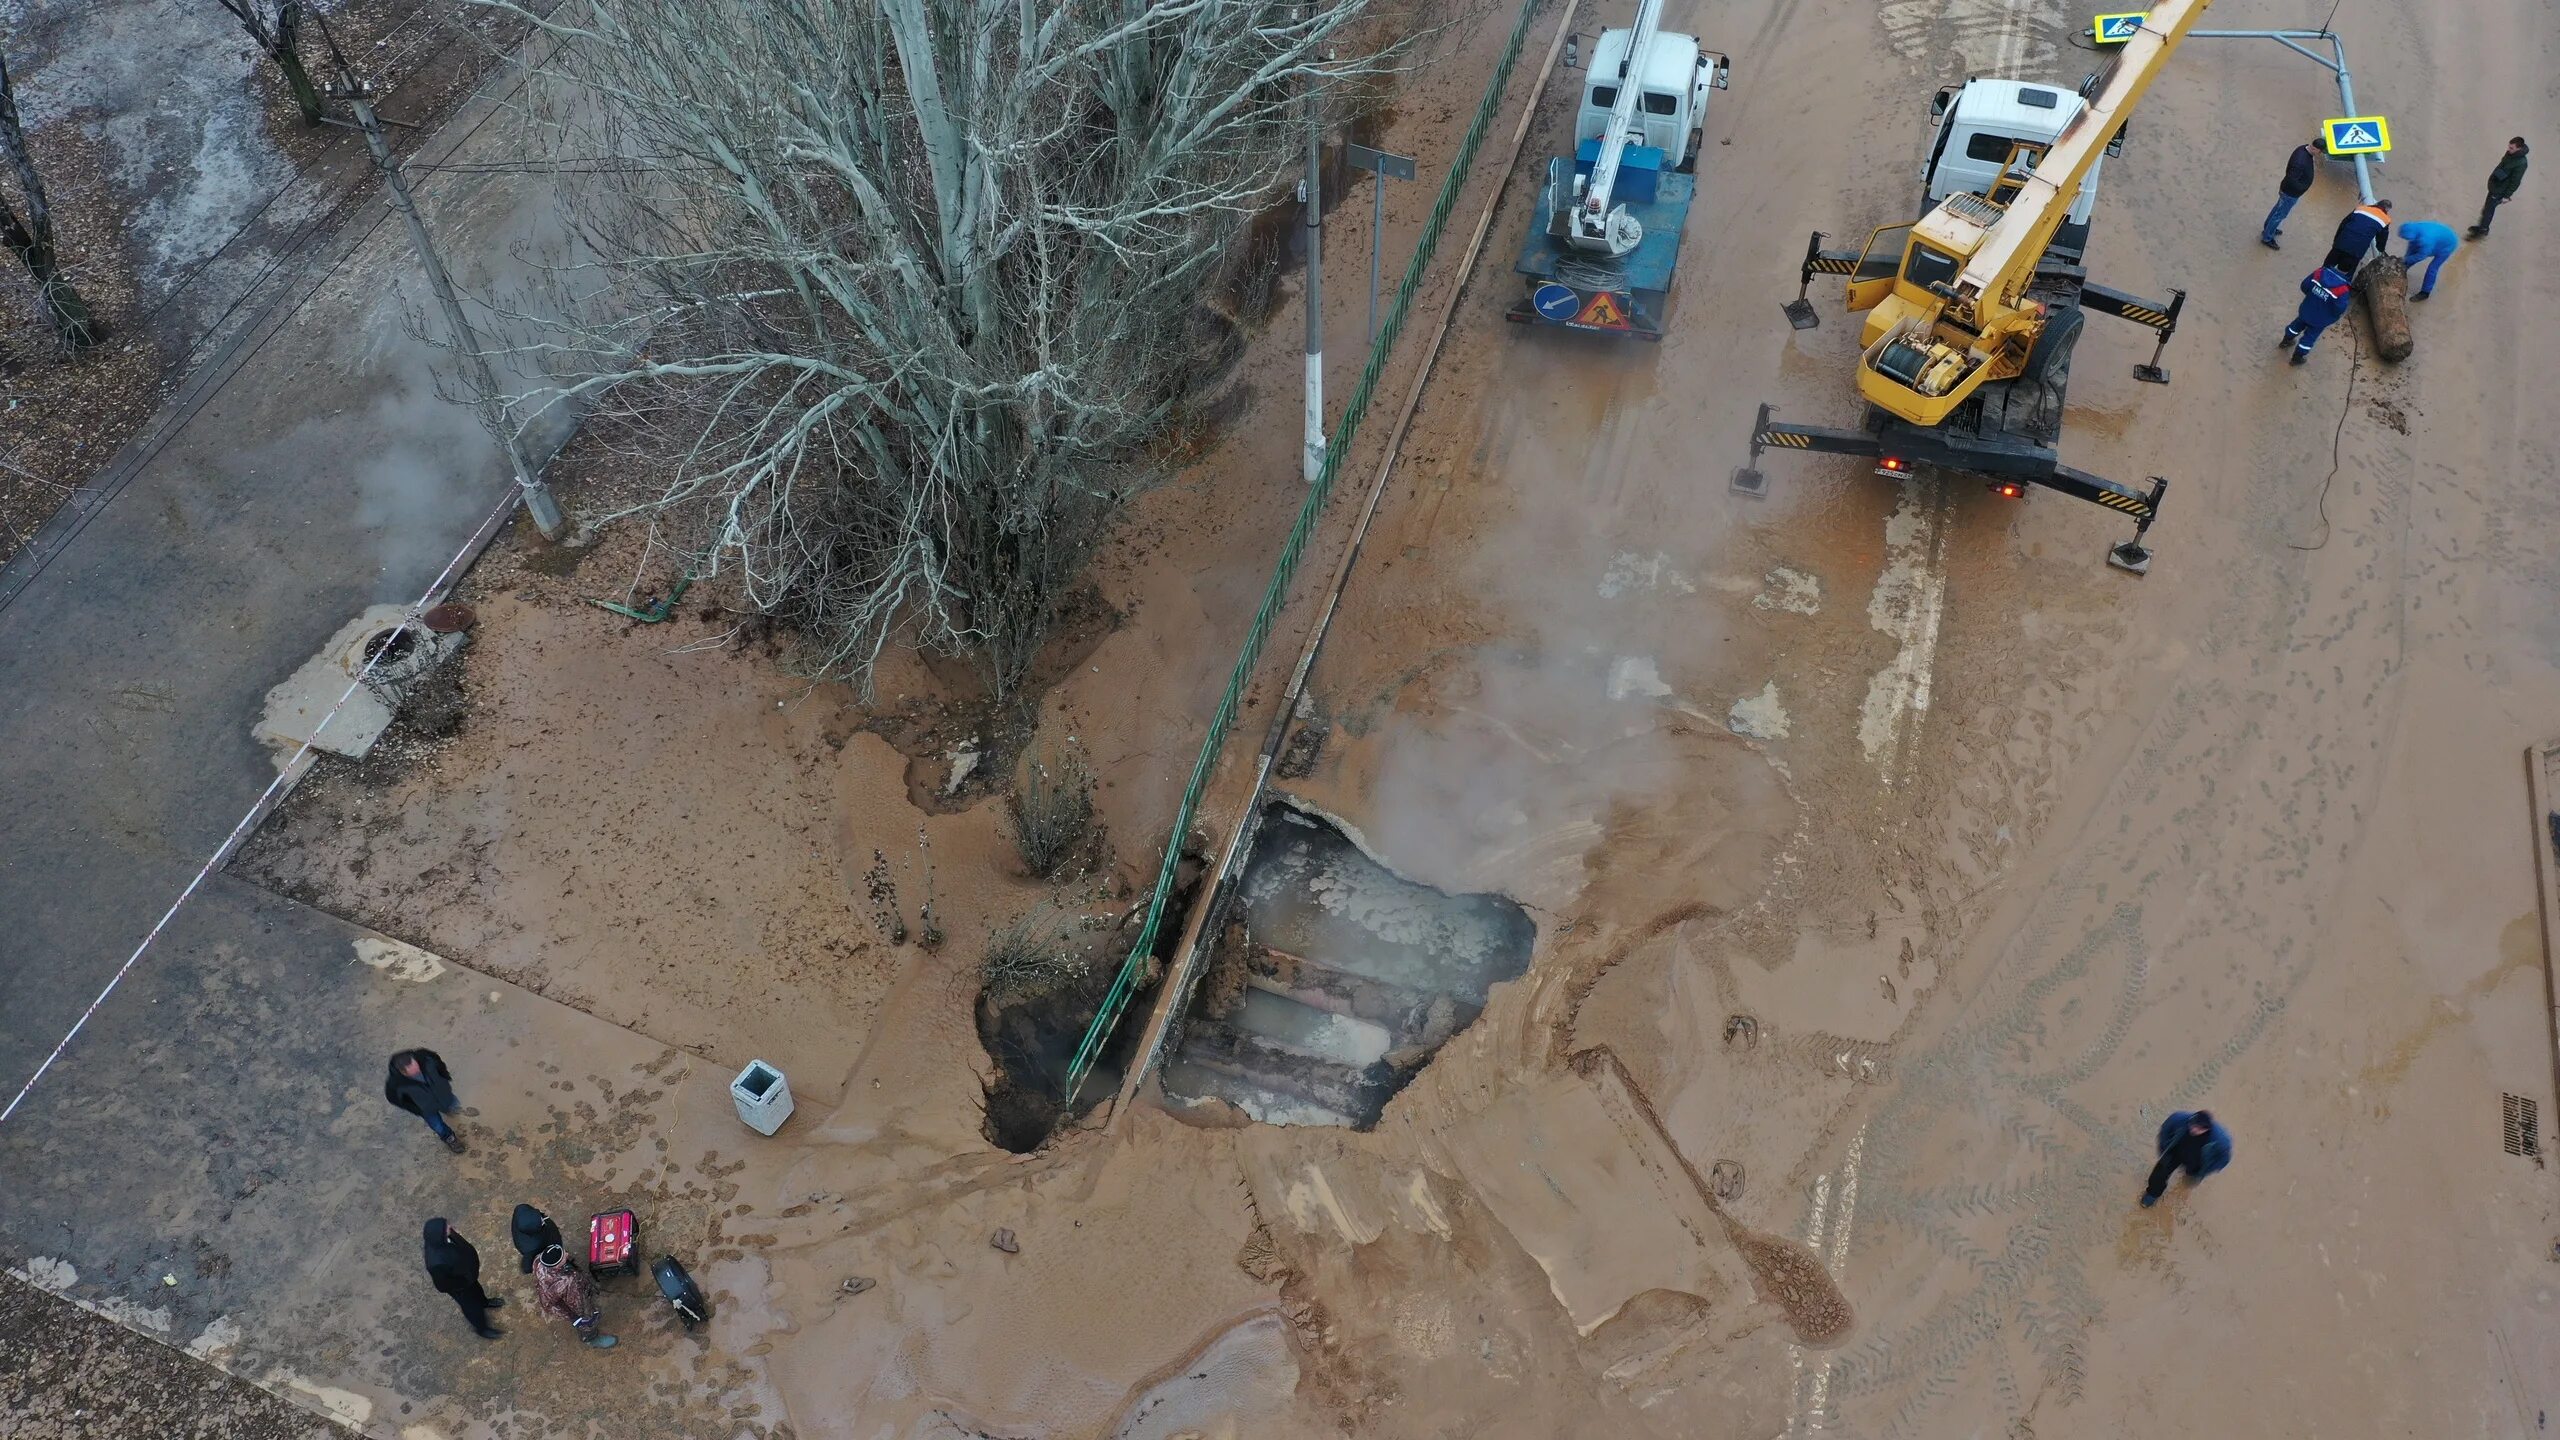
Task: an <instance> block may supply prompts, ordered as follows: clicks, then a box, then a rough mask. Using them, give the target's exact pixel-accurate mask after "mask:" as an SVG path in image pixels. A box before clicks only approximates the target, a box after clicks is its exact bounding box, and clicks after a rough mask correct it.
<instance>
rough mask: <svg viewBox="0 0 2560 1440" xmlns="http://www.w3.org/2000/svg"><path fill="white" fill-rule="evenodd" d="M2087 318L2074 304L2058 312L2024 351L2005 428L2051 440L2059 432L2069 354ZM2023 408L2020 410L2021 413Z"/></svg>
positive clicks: (2068, 382) (2045, 441)
mask: <svg viewBox="0 0 2560 1440" xmlns="http://www.w3.org/2000/svg"><path fill="white" fill-rule="evenodd" d="M2087 321H2088V316H2087V314H2086V312H2084V311H2082V310H2081V308H2080V307H2079V306H2077V305H2074V306H2071V307H2070V308H2069V309H2066V310H2063V311H2060V312H2058V313H2057V314H2055V315H2054V317H2053V318H2052V320H2050V321H2048V322H2047V323H2046V325H2045V327H2044V333H2043V334H2041V335H2038V336H2037V337H2036V343H2035V348H2034V349H2032V350H2029V351H2028V352H2027V365H2026V368H2025V369H2024V370H2022V371H2020V372H2019V374H2018V381H2017V384H2016V386H2015V387H2014V388H2012V389H2011V391H2010V392H2009V402H2010V406H2011V414H2010V416H2009V425H2008V428H2009V429H2010V430H2012V431H2015V432H2017V433H2021V434H2025V435H2029V436H2032V437H2034V438H2035V439H2036V440H2037V441H2038V442H2039V443H2041V444H2047V445H2050V444H2052V443H2053V442H2054V441H2055V440H2056V439H2058V438H2059V437H2060V436H2061V434H2062V404H2063V397H2064V395H2065V394H2066V393H2067V392H2068V391H2069V390H2070V388H2071V355H2072V352H2073V351H2074V350H2077V349H2078V348H2079V347H2080V330H2081V327H2082V326H2083V325H2085V324H2086V323H2087ZM2020 412H2023V413H2020Z"/></svg>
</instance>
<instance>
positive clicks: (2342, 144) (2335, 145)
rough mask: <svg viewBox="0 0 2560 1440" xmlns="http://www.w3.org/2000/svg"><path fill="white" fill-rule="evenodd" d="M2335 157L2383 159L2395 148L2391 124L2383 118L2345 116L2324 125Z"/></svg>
mask: <svg viewBox="0 0 2560 1440" xmlns="http://www.w3.org/2000/svg"><path fill="white" fill-rule="evenodd" d="M2320 130H2321V136H2322V138H2323V139H2325V140H2326V141H2327V142H2328V146H2329V153H2330V154H2332V155H2379V154H2381V153H2382V152H2383V151H2385V150H2388V149H2390V148H2391V121H2390V120H2389V119H2388V118H2386V117H2384V116H2380V115H2341V116H2339V117H2338V118H2337V119H2334V120H2323V121H2321V122H2320Z"/></svg>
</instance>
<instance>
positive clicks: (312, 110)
mask: <svg viewBox="0 0 2560 1440" xmlns="http://www.w3.org/2000/svg"><path fill="white" fill-rule="evenodd" d="M217 3H219V4H220V5H221V6H222V8H223V9H225V10H228V11H230V12H231V14H232V16H233V18H235V19H237V20H238V21H239V22H240V28H241V29H243V30H246V31H248V32H249V39H250V40H251V41H252V42H254V43H255V44H256V45H257V47H258V48H259V49H260V50H262V51H264V52H266V56H267V58H268V59H270V60H273V61H274V62H276V68H277V69H279V70H281V71H283V72H284V83H285V88H287V89H289V90H291V91H292V92H293V103H294V104H295V105H297V106H299V107H301V110H302V123H303V124H305V125H317V124H319V123H320V122H321V120H322V119H323V118H324V117H323V116H322V114H321V110H320V87H319V86H317V85H314V84H312V83H311V72H310V71H309V70H307V69H305V68H304V67H303V64H302V48H301V43H300V42H301V39H302V12H303V0H217Z"/></svg>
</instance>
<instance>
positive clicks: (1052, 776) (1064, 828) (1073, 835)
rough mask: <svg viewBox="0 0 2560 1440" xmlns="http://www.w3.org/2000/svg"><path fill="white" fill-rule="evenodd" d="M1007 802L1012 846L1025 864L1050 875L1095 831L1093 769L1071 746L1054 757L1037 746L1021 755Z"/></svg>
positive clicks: (1046, 877)
mask: <svg viewBox="0 0 2560 1440" xmlns="http://www.w3.org/2000/svg"><path fill="white" fill-rule="evenodd" d="M1008 808H1009V809H1010V810H1011V811H1012V815H1013V848H1014V850H1015V851H1016V852H1017V853H1019V854H1020V855H1021V856H1022V863H1023V866H1024V867H1025V868H1026V869H1028V870H1030V872H1031V873H1032V874H1034V875H1037V876H1039V877H1040V878H1041V879H1043V880H1046V879H1049V878H1050V877H1052V876H1054V875H1056V874H1057V873H1058V870H1059V868H1060V867H1061V866H1063V865H1065V864H1066V863H1067V861H1068V860H1069V859H1070V858H1072V857H1074V856H1075V855H1076V854H1077V853H1078V852H1080V851H1081V850H1082V849H1083V848H1084V845H1085V841H1086V839H1087V837H1089V836H1090V835H1092V833H1093V772H1092V771H1090V770H1088V769H1086V768H1085V763H1084V757H1082V756H1081V755H1078V754H1077V753H1076V752H1075V751H1074V750H1072V749H1068V750H1063V751H1060V752H1059V753H1058V756H1057V758H1055V759H1051V758H1049V757H1048V756H1046V755H1044V754H1042V753H1041V752H1039V751H1036V750H1035V751H1033V752H1031V753H1029V754H1027V755H1025V756H1024V757H1023V760H1022V777H1021V779H1020V780H1019V781H1017V782H1016V783H1015V785H1014V788H1013V798H1012V801H1011V802H1010V804H1009V806H1008Z"/></svg>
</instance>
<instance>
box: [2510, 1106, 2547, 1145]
mask: <svg viewBox="0 0 2560 1440" xmlns="http://www.w3.org/2000/svg"><path fill="white" fill-rule="evenodd" d="M2541 1112H2542V1106H2541V1105H2540V1104H2539V1103H2538V1102H2536V1101H2535V1100H2534V1099H2533V1097H2531V1096H2529V1095H2509V1096H2507V1097H2506V1119H2507V1153H2508V1154H2510V1155H2539V1154H2541V1153H2542V1140H2541V1135H2542V1123H2541Z"/></svg>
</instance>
